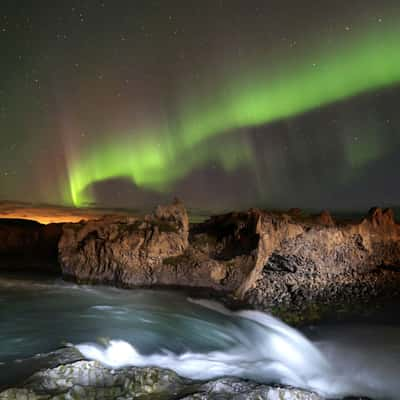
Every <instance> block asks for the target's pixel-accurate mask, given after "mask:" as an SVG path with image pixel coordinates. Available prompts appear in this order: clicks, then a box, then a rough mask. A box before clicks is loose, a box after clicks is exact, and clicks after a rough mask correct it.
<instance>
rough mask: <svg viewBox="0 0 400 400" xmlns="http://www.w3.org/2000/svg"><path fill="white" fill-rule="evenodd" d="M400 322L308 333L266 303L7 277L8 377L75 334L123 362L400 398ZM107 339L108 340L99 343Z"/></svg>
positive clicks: (86, 345) (93, 352) (332, 394)
mask: <svg viewBox="0 0 400 400" xmlns="http://www.w3.org/2000/svg"><path fill="white" fill-rule="evenodd" d="M399 337H400V324H399V321H395V320H393V321H391V320H389V323H388V321H387V320H386V321H379V322H378V323H377V322H376V321H368V322H366V321H353V322H352V323H349V322H347V323H338V322H335V323H320V324H318V325H317V326H308V327H306V328H304V330H303V333H301V332H299V331H297V330H295V329H293V328H291V327H289V326H288V325H286V324H284V323H283V322H281V321H279V320H278V319H276V318H274V317H272V316H270V315H268V314H265V313H262V312H258V311H250V310H242V311H238V312H231V311H229V310H227V309H226V308H224V307H223V306H222V305H220V304H218V303H215V302H212V301H209V300H194V299H191V298H188V297H186V296H184V295H183V294H181V293H174V292H168V291H154V290H131V291H127V290H120V289H115V288H110V287H100V286H96V287H89V286H77V285H74V284H70V283H65V282H63V281H62V280H59V279H57V280H54V278H51V279H47V280H44V279H42V280H41V281H38V280H36V279H28V278H25V279H16V278H14V277H2V278H0V385H3V386H4V385H7V383H10V382H16V381H18V379H20V378H22V377H23V376H24V373H25V374H26V372H25V371H23V370H21V369H22V367H20V368H18V365H22V364H23V365H25V364H24V363H22V364H21V363H20V362H19V361H20V360H21V359H27V358H28V359H30V360H31V364H34V363H35V357H34V356H35V355H36V354H38V353H44V352H49V351H52V350H55V349H56V348H58V347H60V346H61V344H62V343H65V342H69V343H73V344H74V345H75V346H76V347H77V348H78V349H79V351H80V352H81V353H82V354H83V355H84V356H85V357H86V358H88V359H95V360H98V361H100V362H101V363H103V364H105V365H107V366H110V367H113V368H118V367H122V366H127V365H134V366H159V367H162V368H169V369H173V370H174V371H176V372H177V373H178V374H179V375H181V376H184V377H188V378H193V379H211V378H214V377H220V376H227V375H230V376H238V377H241V378H248V379H252V380H255V381H259V382H263V383H282V384H287V385H293V386H296V387H302V388H306V389H311V390H314V391H317V392H318V393H320V394H322V395H324V396H326V397H329V398H342V397H344V396H347V395H363V396H369V397H372V398H382V399H387V398H390V399H396V398H399V393H400V382H399V381H400V380H399V379H398V377H397V371H398V367H399V366H400V340H399ZM99 343H102V344H99Z"/></svg>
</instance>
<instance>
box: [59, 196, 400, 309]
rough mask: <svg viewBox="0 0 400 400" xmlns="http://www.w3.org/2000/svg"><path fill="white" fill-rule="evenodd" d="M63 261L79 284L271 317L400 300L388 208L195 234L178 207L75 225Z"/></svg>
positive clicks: (219, 226) (240, 222)
mask: <svg viewBox="0 0 400 400" xmlns="http://www.w3.org/2000/svg"><path fill="white" fill-rule="evenodd" d="M59 260H60V264H61V268H62V271H63V273H64V275H66V276H68V277H72V278H73V279H75V280H77V281H79V282H102V283H112V284H116V285H120V286H126V287H135V286H181V287H196V288H207V289H212V290H215V291H218V292H220V293H228V294H231V295H232V296H235V297H238V298H240V299H242V300H245V301H246V302H247V303H251V304H253V305H255V306H257V307H259V308H262V309H267V308H269V307H270V306H271V305H278V304H288V305H297V304H298V305H302V304H305V303H307V302H312V301H320V300H322V301H323V300H326V299H334V298H338V297H339V298H340V296H342V297H346V296H347V297H348V296H363V295H365V296H369V295H373V294H377V293H379V292H381V291H384V290H394V291H396V290H397V288H398V287H399V286H398V284H399V282H400V272H398V267H399V265H400V226H399V225H397V224H396V222H395V221H394V216H393V212H392V211H391V210H381V209H379V208H375V209H372V210H371V211H370V213H369V215H368V216H367V217H365V218H364V219H362V220H361V221H357V222H335V221H334V219H333V218H332V217H331V215H330V214H329V213H328V212H326V211H325V212H323V213H322V214H321V215H318V216H304V215H303V214H302V213H301V211H300V210H291V211H290V212H288V213H272V212H266V211H262V210H257V209H251V210H249V211H247V212H240V213H229V214H225V215H220V216H215V217H212V218H210V219H209V220H207V221H205V222H203V223H199V224H195V225H192V226H191V227H190V229H189V223H188V216H187V213H186V210H185V208H184V207H183V205H182V204H180V203H179V202H177V203H175V204H173V205H171V206H169V207H158V208H157V210H156V211H155V212H154V214H152V215H149V216H146V217H144V218H132V217H130V218H120V217H118V218H108V219H107V218H106V219H102V220H98V221H88V222H83V223H79V224H68V225H65V226H64V229H63V235H62V237H61V240H60V242H59Z"/></svg>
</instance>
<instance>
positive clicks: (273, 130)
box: [0, 0, 400, 210]
mask: <svg viewBox="0 0 400 400" xmlns="http://www.w3.org/2000/svg"><path fill="white" fill-rule="evenodd" d="M0 49H1V50H2V57H1V63H0V73H1V75H0V76H1V79H0V200H18V201H29V202H34V203H46V204H59V205H73V206H76V207H82V206H87V205H95V206H108V207H132V208H138V207H143V206H150V205H154V204H156V203H160V202H165V201H168V200H170V199H171V198H173V197H175V196H178V197H179V198H181V199H182V200H184V201H185V202H186V204H187V205H189V206H190V207H196V208H201V209H228V208H245V207H251V206H257V207H273V208H287V207H302V208H312V209H322V208H330V209H333V210H339V209H341V210H342V209H343V210H344V209H345V210H361V209H365V208H369V207H370V206H372V205H381V206H398V205H399V204H400V185H399V184H398V171H399V170H400V157H399V150H400V113H399V105H400V3H399V2H398V1H388V0H382V1H379V2H378V1H376V0H352V1H348V0H335V1H332V0H331V1H326V0H319V1H316V0H302V1H299V0H279V1H278V0H263V1H261V0H246V1H243V0H240V1H239V0H212V1H211V0H210V1H209V0H202V1H188V0H185V1H184V0H182V1H178V0H162V1H153V0H143V1H141V0H87V1H73V0H71V1H56V2H55V1H48V0H40V1H22V0H21V1H20V0H13V1H11V0H3V1H2V2H1V7H0Z"/></svg>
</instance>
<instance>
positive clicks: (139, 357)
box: [76, 300, 363, 396]
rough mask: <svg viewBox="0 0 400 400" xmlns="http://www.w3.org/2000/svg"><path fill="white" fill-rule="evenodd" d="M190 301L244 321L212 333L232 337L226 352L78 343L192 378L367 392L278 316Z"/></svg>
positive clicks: (97, 353) (120, 363)
mask: <svg viewBox="0 0 400 400" xmlns="http://www.w3.org/2000/svg"><path fill="white" fill-rule="evenodd" d="M191 301H192V302H193V303H195V304H197V305H201V306H203V307H205V308H208V309H212V310H213V311H214V312H218V313H221V314H222V315H225V316H229V317H231V318H233V319H236V320H237V321H241V322H245V323H244V324H235V325H234V326H233V327H232V326H231V327H230V329H229V333H228V332H226V328H225V327H224V326H223V324H221V326H220V327H216V326H215V325H214V326H213V327H212V329H213V332H212V334H214V335H221V336H223V337H225V338H226V337H227V336H229V338H230V339H231V341H232V343H235V345H233V346H231V347H230V348H228V349H225V350H224V351H212V352H202V353H200V352H191V351H187V352H184V353H181V354H178V353H173V352H171V351H166V350H163V351H159V352H158V353H153V354H141V353H140V352H139V351H138V350H137V349H136V348H135V346H134V345H133V344H131V343H128V342H126V341H123V340H111V341H110V342H109V344H108V345H107V346H106V347H103V346H100V345H98V344H91V343H84V344H78V345H77V346H76V347H77V348H78V350H79V351H80V352H81V353H82V354H83V355H84V356H85V357H86V358H88V359H91V360H97V361H99V362H101V363H102V364H104V365H107V366H109V367H112V368H120V367H124V366H136V367H144V366H157V367H160V368H169V369H172V370H174V371H175V372H176V373H178V374H179V375H181V376H183V377H187V378H192V379H212V378H217V377H221V376H237V377H241V378H248V379H254V380H257V381H259V382H265V383H270V382H274V383H282V384H286V385H292V386H296V387H302V388H305V389H310V390H314V391H317V392H319V393H321V394H323V395H328V396H344V395H347V394H352V395H354V394H362V393H363V388H362V386H360V385H359V384H358V383H356V382H351V380H349V379H348V377H346V376H344V375H341V374H340V373H339V372H338V371H337V370H335V368H334V367H333V366H332V365H331V364H330V363H329V362H328V361H327V359H326V358H325V357H324V355H323V354H322V353H321V352H320V350H318V348H317V347H316V346H315V345H314V344H312V343H311V342H310V341H309V340H307V339H306V338H305V337H304V336H303V335H302V334H300V333H299V332H298V331H296V330H295V329H293V328H290V327H289V326H287V325H285V324H284V323H282V322H281V321H279V320H278V319H276V318H274V317H272V316H270V315H267V314H265V313H262V312H258V311H239V312H231V311H229V310H227V309H226V308H224V307H223V306H222V305H220V304H218V303H215V302H211V301H207V300H204V301H199V300H196V301H194V300H191ZM171 340H173V339H172V338H171Z"/></svg>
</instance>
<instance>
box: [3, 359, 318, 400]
mask: <svg viewBox="0 0 400 400" xmlns="http://www.w3.org/2000/svg"><path fill="white" fill-rule="evenodd" d="M50 399H59V400H61V399H87V400H92V399H93V400H95V399H96V400H97V399H104V400H106V399H107V400H111V399H120V400H125V399H126V400H128V399H143V400H147V399H149V400H150V399H157V400H164V399H165V400H167V399H185V400H195V399H196V400H208V399H218V400H225V399H234V400H245V399H265V400H275V399H282V400H319V399H321V398H320V397H319V396H318V395H317V394H315V393H311V392H307V391H304V390H300V389H294V388H284V387H272V386H267V385H259V384H257V383H254V382H249V381H244V380H241V379H237V378H221V379H216V380H213V381H209V382H206V383H204V382H196V381H192V380H189V379H184V378H181V377H180V376H178V375H177V374H176V373H175V372H173V371H170V370H165V369H160V368H136V367H127V368H122V369H116V370H115V369H109V368H106V367H103V366H102V365H101V364H99V363H98V362H96V361H84V360H80V361H74V362H71V363H66V364H61V365H59V366H56V367H53V368H48V369H43V370H41V371H38V372H36V373H34V374H33V375H32V376H31V377H30V378H29V379H28V380H26V381H25V382H24V383H23V384H22V385H20V386H18V387H14V388H8V389H6V390H4V391H2V392H0V400H50Z"/></svg>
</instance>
